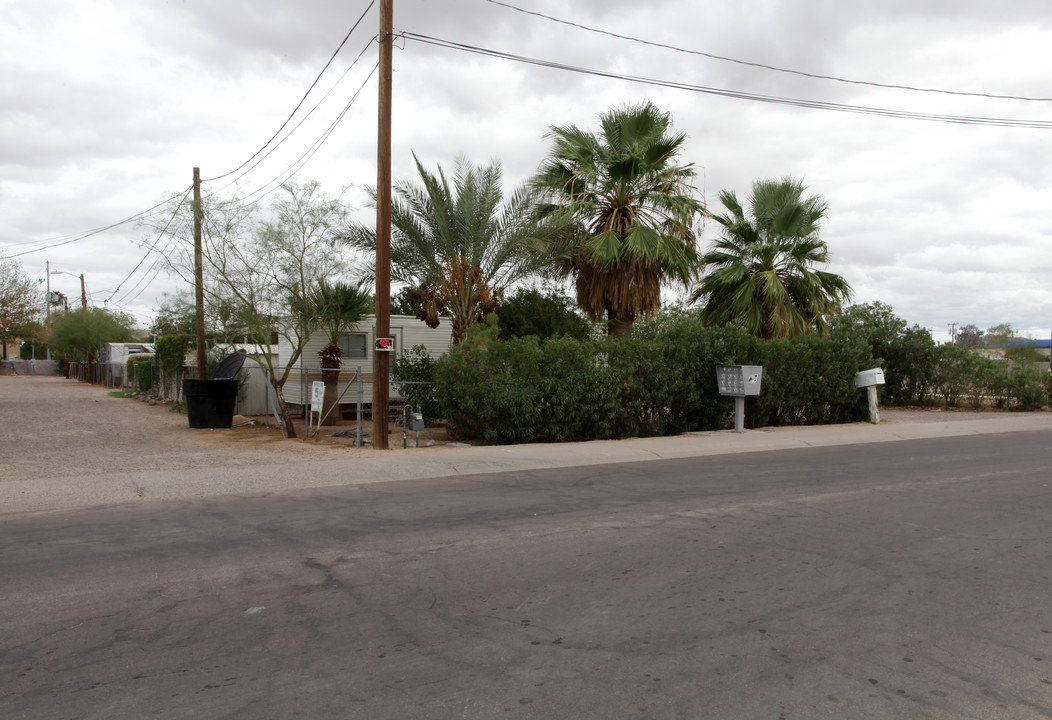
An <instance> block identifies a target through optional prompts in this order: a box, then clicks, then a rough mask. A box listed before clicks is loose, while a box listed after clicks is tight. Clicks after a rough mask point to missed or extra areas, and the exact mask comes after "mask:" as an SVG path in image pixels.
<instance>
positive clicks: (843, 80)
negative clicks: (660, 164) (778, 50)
mask: <svg viewBox="0 0 1052 720" xmlns="http://www.w3.org/2000/svg"><path fill="white" fill-rule="evenodd" d="M486 2H488V3H490V4H492V5H499V6H501V7H505V8H508V9H509V10H514V11H516V12H520V13H523V14H524V15H533V16H535V17H539V18H544V19H545V20H551V21H552V22H556V23H560V24H562V25H568V26H570V27H575V28H578V29H580V30H585V31H587V32H591V33H596V34H599V35H607V36H609V37H613V38H617V39H618V40H628V41H629V42H634V43H640V44H641V45H649V46H651V47H657V48H662V49H665V50H675V51H676V52H680V53H686V54H688V55H700V56H701V57H707V58H709V59H711V60H720V61H723V62H729V63H736V64H738V65H746V66H748V67H754V68H760V69H762V70H770V71H772V72H779V73H787V74H790V75H800V76H802V77H807V78H813V79H816V80H830V81H832V82H839V83H847V84H850V85H868V86H870V87H878V88H885V89H891V90H909V91H911V92H922V93H939V94H942V95H960V96H965V97H981V98H991V99H994V100H1022V101H1024V102H1046V103H1047V102H1052V98H1045V97H1027V96H1025V95H997V94H994V93H981V92H966V91H961V90H942V89H938V88H925V87H915V86H912V85H894V84H891V83H879V82H873V81H870V80H849V79H847V78H842V77H836V76H834V75H819V74H817V73H809V72H804V71H803V70H790V69H788V68H780V67H776V66H774V65H765V64H763V63H757V62H749V61H747V60H738V59H736V58H732V57H726V56H723V55H713V54H712V53H707V52H702V51H700V50H688V49H686V48H681V47H677V46H675V45H667V44H665V43H659V42H654V41H652V40H644V39H642V38H637V37H632V36H631V35H621V34H619V33H615V32H610V31H609V30H600V29H599V28H594V27H589V26H588V25H582V24H580V23H575V22H571V21H569V20H562V19H560V18H557V17H554V16H552V15H546V14H544V13H541V12H536V11H534V10H526V9H524V8H521V7H517V6H515V5H512V4H510V3H506V2H500V0H486Z"/></svg>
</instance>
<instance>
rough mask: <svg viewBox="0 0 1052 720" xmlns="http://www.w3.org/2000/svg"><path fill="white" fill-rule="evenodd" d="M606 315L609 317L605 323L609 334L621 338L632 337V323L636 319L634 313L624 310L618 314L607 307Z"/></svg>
mask: <svg viewBox="0 0 1052 720" xmlns="http://www.w3.org/2000/svg"><path fill="white" fill-rule="evenodd" d="M607 316H608V317H609V318H610V320H609V322H608V324H607V332H608V333H609V334H610V335H613V336H614V337H623V338H627V337H632V325H633V324H635V321H636V316H635V313H630V312H624V313H619V314H618V313H615V312H614V311H613V310H610V309H608V310H607Z"/></svg>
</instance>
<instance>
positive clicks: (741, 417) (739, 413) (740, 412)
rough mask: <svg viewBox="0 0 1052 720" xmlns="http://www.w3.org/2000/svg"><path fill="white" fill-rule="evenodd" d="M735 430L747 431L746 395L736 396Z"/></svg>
mask: <svg viewBox="0 0 1052 720" xmlns="http://www.w3.org/2000/svg"><path fill="white" fill-rule="evenodd" d="M734 432H736V433H743V432H745V396H744V395H735V396H734Z"/></svg>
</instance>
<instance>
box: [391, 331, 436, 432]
mask: <svg viewBox="0 0 1052 720" xmlns="http://www.w3.org/2000/svg"><path fill="white" fill-rule="evenodd" d="M391 379H392V381H393V382H394V384H395V385H396V386H397V388H398V394H399V395H401V396H402V398H404V399H405V402H406V404H407V405H413V406H419V407H421V408H424V410H425V411H426V412H428V413H430V414H431V416H432V417H434V416H435V415H436V414H437V412H438V402H437V399H436V396H435V385H434V382H435V360H434V358H432V357H431V353H430V352H429V351H428V349H427V348H426V347H425V346H423V345H416V346H414V347H411V348H409V349H408V350H406V351H405V352H403V353H402V354H401V355H399V357H397V358H395V361H394V362H393V363H392V364H391ZM417 383H423V384H417Z"/></svg>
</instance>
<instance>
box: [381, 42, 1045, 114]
mask: <svg viewBox="0 0 1052 720" xmlns="http://www.w3.org/2000/svg"><path fill="white" fill-rule="evenodd" d="M401 34H402V36H403V37H405V38H407V39H409V40H416V41H417V42H420V43H424V44H427V45H434V46H437V47H443V48H447V49H450V50H457V51H461V52H467V53H472V54H475V55H483V56H487V57H493V58H499V59H502V60H511V61H513V62H519V63H524V64H527V65H536V66H539V67H546V68H551V69H553V70H562V71H566V72H574V73H579V74H583V75H593V76H596V77H604V78H611V79H615V80H624V81H626V82H633V83H640V84H643V85H653V86H657V87H666V88H672V89H676V90H687V91H689V92H696V93H703V94H706V95H716V96H720V97H728V98H735V99H738V100H749V101H752V102H762V103H768V104H773V105H789V106H794V107H802V108H810V109H813V110H827V111H832V112H844V113H855V114H860V115H876V116H880V117H888V118H896V119H900V120H923V121H928V122H943V123H954V124H959V125H981V126H986V127H1010V128H1027V129H1035V130H1048V129H1052V121H1048V120H1018V119H1012V118H992V117H975V116H968V115H942V114H937V113H922V112H911V111H907V110H892V109H887V108H878V107H867V106H864V105H845V104H841V103H831V102H824V101H820V100H806V99H798V98H789V97H778V96H773V95H761V94H758V93H749V92H742V91H738V90H725V89H722V88H714V87H706V86H704V85H692V84H690V83H684V82H678V81H675V80H661V79H657V78H647V77H639V76H634V75H625V74H621V73H615V72H611V71H605V70H594V69H591V68H585V67H580V66H576V65H567V64H565V63H560V62H556V61H554V60H541V59H538V58H531V57H526V56H523V55H514V54H511V53H505V52H501V51H498V50H490V49H487V48H482V47H478V46H475V45H466V44H463V43H458V42H453V41H451V40H443V39H441V38H436V37H431V36H429V35H420V34H417V33H414V32H408V31H403V32H402V33H401Z"/></svg>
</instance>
